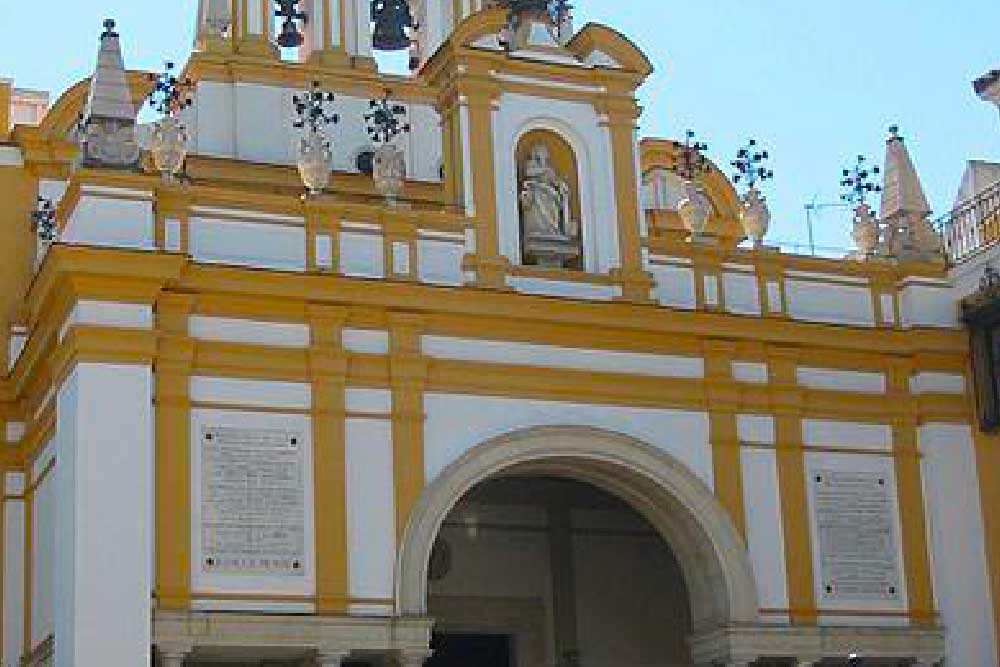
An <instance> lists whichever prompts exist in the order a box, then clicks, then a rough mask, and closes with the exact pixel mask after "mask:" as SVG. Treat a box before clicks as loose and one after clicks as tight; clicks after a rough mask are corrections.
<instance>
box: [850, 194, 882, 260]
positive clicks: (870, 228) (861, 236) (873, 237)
mask: <svg viewBox="0 0 1000 667" xmlns="http://www.w3.org/2000/svg"><path fill="white" fill-rule="evenodd" d="M852 236H853V237H854V245H855V247H856V248H857V249H858V256H860V257H865V258H867V257H871V256H872V255H874V254H875V249H876V247H877V246H878V221H877V220H876V219H875V214H874V213H872V209H871V207H870V206H868V204H861V205H860V206H858V207H857V208H856V209H854V230H853V233H852Z"/></svg>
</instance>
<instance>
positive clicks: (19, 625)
mask: <svg viewBox="0 0 1000 667" xmlns="http://www.w3.org/2000/svg"><path fill="white" fill-rule="evenodd" d="M4 483H5V493H6V495H7V496H8V498H9V499H8V500H6V501H4V504H3V509H4V515H3V552H4V555H3V664H4V665H17V664H19V660H20V659H21V652H22V649H23V648H24V500H21V499H20V498H22V497H23V494H24V487H25V482H24V475H23V474H22V473H7V475H6V480H4ZM15 498H16V499H15Z"/></svg>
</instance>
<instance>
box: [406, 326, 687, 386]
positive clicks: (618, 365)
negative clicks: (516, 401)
mask: <svg viewBox="0 0 1000 667" xmlns="http://www.w3.org/2000/svg"><path fill="white" fill-rule="evenodd" d="M422 345H423V351H424V354H426V355H428V356H431V357H435V358H438V359H454V360H458V361H482V362H487V363H497V364H513V365H517V366H538V367H546V368H566V369H573V370H588V371H597V372H602V373H631V374H634V375H649V376H653V377H679V378H702V377H704V376H705V362H704V360H703V359H701V358H698V357H678V356H671V355H659V354H643V353H636V352H612V351H608V350H591V349H582V348H567V347H557V346H554V345H537V344H534V343H511V342H503V341H491V340H477V339H471V338H449V337H446V336H424V337H423V339H422Z"/></svg>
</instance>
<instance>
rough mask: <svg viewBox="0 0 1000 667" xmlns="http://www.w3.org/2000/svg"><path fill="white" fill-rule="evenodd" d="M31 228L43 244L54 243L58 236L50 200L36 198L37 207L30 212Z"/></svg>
mask: <svg viewBox="0 0 1000 667" xmlns="http://www.w3.org/2000/svg"><path fill="white" fill-rule="evenodd" d="M31 227H32V229H34V230H35V233H36V234H38V238H39V239H40V240H41V241H43V242H45V243H54V242H55V241H56V237H57V236H58V233H57V229H56V208H55V206H54V205H53V203H52V200H51V199H47V198H45V197H39V198H38V207H37V208H36V209H35V210H34V211H32V212H31Z"/></svg>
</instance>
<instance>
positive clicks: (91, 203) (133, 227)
mask: <svg viewBox="0 0 1000 667" xmlns="http://www.w3.org/2000/svg"><path fill="white" fill-rule="evenodd" d="M151 197H152V195H151V193H148V192H138V191H132V190H119V189H116V188H87V189H85V190H84V194H83V195H81V197H80V201H79V203H78V204H77V205H76V208H75V209H74V210H73V214H72V215H71V216H70V218H69V220H68V221H67V222H66V227H65V229H63V231H62V233H61V235H60V240H61V241H63V242H64V243H75V244H80V245H93V246H114V247H120V248H134V249H141V250H151V249H153V247H154V242H153V204H152V200H151Z"/></svg>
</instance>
